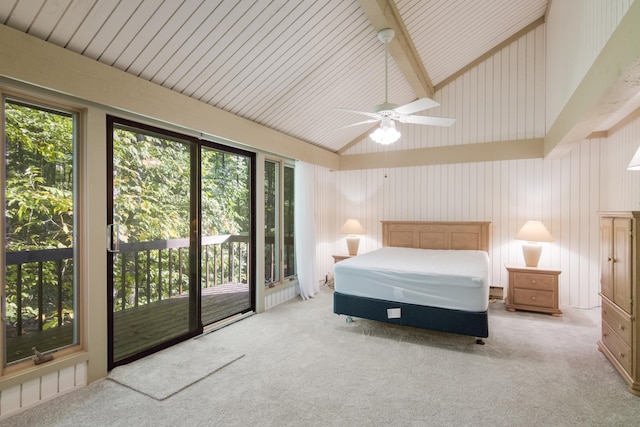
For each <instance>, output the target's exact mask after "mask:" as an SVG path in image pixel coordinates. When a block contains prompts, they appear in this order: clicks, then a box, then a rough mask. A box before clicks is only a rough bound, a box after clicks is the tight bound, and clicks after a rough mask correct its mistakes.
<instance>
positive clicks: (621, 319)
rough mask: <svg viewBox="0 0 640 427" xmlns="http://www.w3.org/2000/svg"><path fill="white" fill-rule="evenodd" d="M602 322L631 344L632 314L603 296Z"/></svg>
mask: <svg viewBox="0 0 640 427" xmlns="http://www.w3.org/2000/svg"><path fill="white" fill-rule="evenodd" d="M602 322H604V323H606V325H607V326H608V327H609V329H610V330H611V331H613V332H614V333H615V334H616V335H617V336H618V337H619V338H620V339H622V341H624V342H625V343H626V344H627V345H631V316H629V315H628V314H626V313H623V312H622V311H621V310H620V309H617V308H616V307H615V306H614V305H612V304H611V303H609V301H607V300H606V299H605V298H602Z"/></svg>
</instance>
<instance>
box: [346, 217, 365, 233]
mask: <svg viewBox="0 0 640 427" xmlns="http://www.w3.org/2000/svg"><path fill="white" fill-rule="evenodd" d="M364 233H365V231H364V228H363V227H362V225H360V221H358V220H357V219H353V218H349V219H348V220H347V222H345V223H344V225H343V226H342V228H341V229H340V234H354V235H355V234H364Z"/></svg>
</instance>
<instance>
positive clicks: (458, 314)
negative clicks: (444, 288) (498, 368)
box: [333, 292, 489, 344]
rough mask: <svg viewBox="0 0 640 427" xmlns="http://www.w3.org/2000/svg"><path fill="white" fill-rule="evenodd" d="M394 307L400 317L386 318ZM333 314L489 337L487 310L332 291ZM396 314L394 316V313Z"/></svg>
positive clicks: (477, 336)
mask: <svg viewBox="0 0 640 427" xmlns="http://www.w3.org/2000/svg"><path fill="white" fill-rule="evenodd" d="M397 308H399V309H400V317H397V318H389V312H388V311H387V310H389V309H397ZM333 312H334V313H336V314H344V315H347V316H354V317H360V318H363V319H369V320H377V321H379V322H386V323H393V324H396V325H403V326H413V327H416V328H422V329H431V330H434V331H441V332H449V333H454V334H460V335H468V336H472V337H476V338H478V339H480V338H487V337H488V336H489V318H488V315H487V311H481V312H469V311H461V310H450V309H446V308H438V307H427V306H421V305H415V304H407V303H398V302H393V301H385V300H378V299H373V298H367V297H358V296H353V295H346V294H341V293H340V292H335V293H334V294H333ZM395 313H396V314H397V310H396V311H395ZM478 341H481V340H478ZM478 344H483V342H478Z"/></svg>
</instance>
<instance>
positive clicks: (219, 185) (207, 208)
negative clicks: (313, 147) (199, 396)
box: [200, 145, 254, 325]
mask: <svg viewBox="0 0 640 427" xmlns="http://www.w3.org/2000/svg"><path fill="white" fill-rule="evenodd" d="M200 194H201V202H200V209H201V230H202V233H201V254H202V255H201V305H202V323H203V324H205V325H208V324H211V323H214V322H217V321H219V320H222V319H225V318H227V317H230V316H233V315H235V314H239V313H244V312H247V311H249V310H251V309H252V308H253V303H252V302H253V299H254V298H253V287H252V286H250V283H251V280H250V278H251V277H252V276H253V275H252V272H251V266H252V256H253V255H252V252H253V251H252V239H251V226H252V217H253V215H252V212H251V158H250V157H248V156H246V155H243V154H239V153H232V152H228V151H222V150H217V149H215V148H212V147H208V146H205V145H203V146H202V151H201V193H200Z"/></svg>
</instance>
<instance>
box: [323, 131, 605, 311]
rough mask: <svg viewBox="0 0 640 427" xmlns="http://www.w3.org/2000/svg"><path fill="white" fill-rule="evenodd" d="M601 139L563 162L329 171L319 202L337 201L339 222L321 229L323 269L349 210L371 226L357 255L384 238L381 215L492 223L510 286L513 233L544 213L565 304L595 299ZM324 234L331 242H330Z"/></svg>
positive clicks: (501, 275) (496, 279)
mask: <svg viewBox="0 0 640 427" xmlns="http://www.w3.org/2000/svg"><path fill="white" fill-rule="evenodd" d="M598 158H599V142H598V141H584V142H583V143H581V144H579V145H578V146H577V147H576V148H575V149H574V151H572V153H571V155H570V156H568V157H566V158H564V159H557V160H542V159H531V160H513V161H500V162H485V163H470V164H452V165H431V166H421V167H411V168H395V169H371V170H364V171H344V172H329V171H328V170H325V172H324V174H325V175H329V176H331V175H333V179H332V180H328V179H320V180H319V181H318V187H319V188H321V187H325V188H326V187H327V185H328V184H329V185H331V184H330V183H331V181H333V185H334V186H335V188H334V191H335V197H334V198H333V200H332V198H331V196H330V194H329V192H328V191H327V192H325V193H324V194H323V195H322V196H319V197H322V199H321V200H319V205H323V204H325V205H329V204H333V205H334V208H335V219H334V220H333V221H332V220H331V219H330V218H325V221H326V222H323V223H322V224H321V225H319V226H318V227H319V228H318V236H322V241H321V242H320V243H319V246H318V256H319V266H320V269H319V274H322V275H324V274H325V273H329V272H331V268H332V267H331V264H332V259H331V255H332V254H335V253H346V246H345V242H344V236H342V235H340V234H339V233H338V231H339V229H340V227H341V226H342V223H343V222H344V221H345V220H346V219H347V218H350V217H355V218H358V219H359V220H360V222H361V223H362V225H363V226H364V227H365V229H366V230H367V233H366V235H364V236H362V237H361V240H360V251H359V252H360V253H364V252H369V251H372V250H374V249H377V248H379V247H380V246H381V245H382V237H381V232H382V229H381V225H380V221H383V220H407V221H438V220H444V221H491V223H492V233H491V239H492V242H491V254H490V255H491V276H492V278H491V280H492V284H493V285H495V286H504V287H506V286H507V272H506V270H505V268H504V265H505V264H523V259H522V251H521V242H519V241H516V240H514V239H513V236H514V235H515V234H516V232H517V231H518V230H519V228H520V227H521V226H522V225H523V224H524V223H525V221H527V220H530V219H540V220H542V221H543V222H544V223H545V225H546V226H547V228H549V231H550V232H551V234H552V235H553V236H554V238H555V239H556V241H555V242H553V243H549V244H545V247H544V249H543V253H542V258H541V261H540V265H541V266H548V267H552V268H559V269H561V270H562V275H561V276H560V303H561V304H562V305H570V306H574V307H593V306H596V305H598V304H599V299H598V295H597V292H598V289H599V276H598V269H597V265H598V263H597V255H598V217H597V211H598V209H599V207H598V198H599V187H598V185H597V183H598V177H599V161H598ZM326 241H333V242H334V244H333V246H332V245H327V244H325V242H326Z"/></svg>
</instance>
